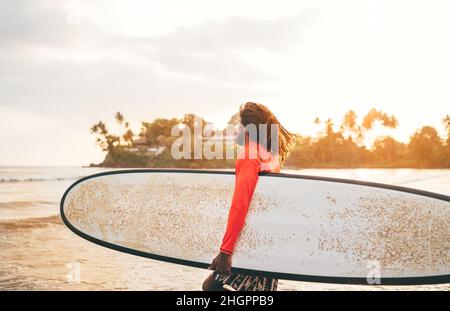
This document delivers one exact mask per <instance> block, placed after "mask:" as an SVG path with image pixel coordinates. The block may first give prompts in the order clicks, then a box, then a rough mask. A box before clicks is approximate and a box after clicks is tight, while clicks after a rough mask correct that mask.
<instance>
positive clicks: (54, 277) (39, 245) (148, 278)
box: [0, 166, 450, 290]
mask: <svg viewBox="0 0 450 311" xmlns="http://www.w3.org/2000/svg"><path fill="white" fill-rule="evenodd" d="M105 170H109V169H103V168H81V167H5V166H3V167H2V166H0V290H2V289H10V290H22V289H30V290H34V289H36V290H43V289H44V290H45V289H56V290H58V289H65V290H104V289H111V290H199V289H200V288H201V287H200V286H201V282H202V280H203V279H204V278H205V277H206V276H207V275H208V273H210V272H208V271H207V270H203V269H196V268H191V267H185V266H179V265H174V264H169V263H164V262H159V261H154V260H149V259H145V258H139V257H135V256H132V255H128V254H123V253H120V252H116V251H113V250H110V249H106V248H102V247H100V246H97V245H95V244H92V243H90V242H87V241H85V240H83V239H81V238H79V237H78V236H76V235H74V234H73V233H72V232H70V231H69V230H68V229H67V228H66V227H65V226H64V225H63V224H62V222H61V220H60V218H59V201H60V199H61V197H62V195H63V193H64V191H65V190H66V189H67V187H68V186H69V185H70V184H71V183H73V182H74V181H75V180H76V179H78V178H81V177H83V176H87V175H90V174H95V173H98V172H102V171H105ZM284 172H287V173H293V174H302V175H314V176H328V177H338V178H349V179H357V180H365V181H374V182H381V183H388V184H395V185H401V186H405V187H411V188H417V189H422V190H427V191H432V192H437V193H443V194H447V195H450V170H427V169H424V170H418V169H305V170H286V171H284ZM279 289H280V290H361V289H364V290H374V289H375V290H385V289H396V290H403V289H424V290H429V289H431V290H434V289H438V290H450V284H442V285H429V286H406V287H405V286H403V287H384V286H375V287H374V286H370V287H369V286H355V285H337V284H322V283H307V282H293V281H284V280H280V285H279Z"/></svg>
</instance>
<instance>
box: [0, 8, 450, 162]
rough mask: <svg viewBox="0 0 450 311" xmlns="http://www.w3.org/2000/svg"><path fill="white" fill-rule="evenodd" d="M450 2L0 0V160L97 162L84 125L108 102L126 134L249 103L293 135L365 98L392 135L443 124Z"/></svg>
mask: <svg viewBox="0 0 450 311" xmlns="http://www.w3.org/2000/svg"><path fill="white" fill-rule="evenodd" d="M449 13H450V2H448V1H445V0H443V1H437V0H429V1H425V0H422V1H414V0H405V1H400V0H389V1H383V0H371V1H363V0H356V1H348V0H342V1H335V0H330V1H324V0H313V1H309V0H306V1H298V0H295V1H276V2H275V1H261V0H260V1H232V0H228V1H211V0H208V1H196V0H193V1H182V0H180V1H172V0H167V1H148V0H147V1H133V0H128V1H119V0H118V1H114V0H109V1H93V0H80V1H76V0H70V1H69V0H68V1H66V0H53V1H48V0H41V1H33V0H21V1H7V0H0V14H1V15H0V116H1V122H0V134H1V135H0V146H1V152H0V165H87V164H89V163H92V162H94V163H98V162H101V161H102V160H103V157H104V154H103V153H102V152H101V150H100V149H99V147H98V146H96V145H95V143H94V137H93V136H92V135H91V134H90V133H89V128H90V127H91V125H93V124H94V123H96V122H98V121H99V120H103V121H105V122H107V124H112V123H113V118H114V114H115V112H117V111H120V112H122V113H123V114H124V115H125V118H126V119H127V120H129V121H130V123H131V125H132V128H133V129H135V130H136V131H138V130H139V128H140V122H141V121H151V120H153V119H155V118H157V117H181V116H182V115H183V114H184V113H195V114H198V115H200V116H202V117H204V118H205V119H206V120H208V121H210V122H213V123H214V124H215V125H217V126H219V127H223V126H225V125H226V122H227V121H228V120H229V118H230V117H231V116H232V115H233V114H234V113H235V112H236V111H237V109H238V107H239V105H240V104H242V103H244V102H247V101H256V102H260V103H263V104H265V105H267V106H269V108H271V109H272V110H273V111H274V113H275V115H276V116H277V117H278V119H279V120H280V121H281V122H282V123H283V124H284V125H285V127H286V128H288V129H290V130H292V131H294V132H298V133H300V134H303V135H314V134H315V133H317V131H318V128H317V126H315V125H314V119H315V117H316V116H319V117H320V118H321V119H326V118H328V117H331V118H333V119H334V120H335V121H336V123H339V122H341V121H342V118H343V116H344V113H345V112H346V111H348V110H349V109H353V110H354V111H355V112H356V113H357V115H358V116H359V117H362V116H363V115H364V114H365V113H367V112H368V111H369V109H370V108H372V107H376V108H377V109H381V110H383V111H385V112H386V113H388V114H393V115H395V116H396V117H397V119H398V121H399V127H398V129H396V130H394V131H388V132H386V133H387V134H390V135H393V136H394V137H396V138H397V139H399V140H401V141H407V140H408V138H409V135H411V134H412V133H413V132H414V131H415V130H416V129H418V128H420V127H422V126H424V125H431V126H434V127H436V128H437V129H438V130H439V132H440V133H441V134H442V135H444V129H443V126H442V124H441V119H442V118H443V117H444V116H445V115H446V114H450V58H449V57H448V55H450V40H449V38H450V19H449V18H448V15H449ZM111 127H112V128H113V129H114V127H113V126H111ZM376 133H378V134H379V133H385V132H382V131H379V132H376Z"/></svg>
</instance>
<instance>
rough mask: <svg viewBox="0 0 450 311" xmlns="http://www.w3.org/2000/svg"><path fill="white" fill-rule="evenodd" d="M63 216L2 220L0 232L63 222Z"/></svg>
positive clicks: (0, 221)
mask: <svg viewBox="0 0 450 311" xmlns="http://www.w3.org/2000/svg"><path fill="white" fill-rule="evenodd" d="M62 223H63V222H62V220H61V217H60V216H59V215H53V216H47V217H33V218H25V219H17V220H0V232H2V231H3V230H13V229H35V228H42V227H46V226H49V225H52V224H57V225H59V224H62Z"/></svg>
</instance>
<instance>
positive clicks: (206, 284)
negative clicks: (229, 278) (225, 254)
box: [202, 274, 225, 291]
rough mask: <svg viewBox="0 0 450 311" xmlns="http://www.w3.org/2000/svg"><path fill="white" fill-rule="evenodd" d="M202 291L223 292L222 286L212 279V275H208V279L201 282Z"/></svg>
mask: <svg viewBox="0 0 450 311" xmlns="http://www.w3.org/2000/svg"><path fill="white" fill-rule="evenodd" d="M202 290H203V291H224V290H225V289H224V288H223V284H222V283H221V282H219V281H217V280H215V279H214V277H213V276H212V274H210V275H208V277H207V278H206V279H205V280H204V281H203V284H202Z"/></svg>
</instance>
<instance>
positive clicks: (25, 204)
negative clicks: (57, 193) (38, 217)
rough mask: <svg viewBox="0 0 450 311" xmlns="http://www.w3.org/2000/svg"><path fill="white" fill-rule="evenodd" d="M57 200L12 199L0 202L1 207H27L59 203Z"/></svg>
mask: <svg viewBox="0 0 450 311" xmlns="http://www.w3.org/2000/svg"><path fill="white" fill-rule="evenodd" d="M57 204H58V202H56V201H44V200H33V201H12V202H0V209H1V208H25V207H35V206H36V205H57Z"/></svg>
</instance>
